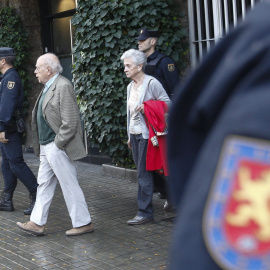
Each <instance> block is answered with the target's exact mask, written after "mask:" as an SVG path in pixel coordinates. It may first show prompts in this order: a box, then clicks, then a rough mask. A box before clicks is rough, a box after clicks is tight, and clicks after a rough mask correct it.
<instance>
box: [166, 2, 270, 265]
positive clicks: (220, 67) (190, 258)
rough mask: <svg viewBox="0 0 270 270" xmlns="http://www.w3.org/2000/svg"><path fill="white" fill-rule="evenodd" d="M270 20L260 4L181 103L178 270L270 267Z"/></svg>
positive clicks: (174, 115) (187, 87)
mask: <svg viewBox="0 0 270 270" xmlns="http://www.w3.org/2000/svg"><path fill="white" fill-rule="evenodd" d="M269 14H270V2H269V1H264V2H262V3H259V4H258V5H257V6H256V7H255V9H254V11H252V12H251V13H250V14H249V15H248V16H247V18H246V20H245V21H244V22H243V23H241V24H240V25H239V26H238V27H237V28H236V29H235V30H233V31H232V32H231V33H230V34H229V35H227V36H226V37H225V38H224V39H223V40H221V41H220V43H219V44H218V45H217V46H216V47H215V48H214V49H213V51H212V52H211V53H210V54H209V55H208V56H207V57H206V59H205V60H204V61H203V62H202V64H201V65H200V66H199V68H198V69H197V70H196V71H195V72H194V73H193V74H192V75H191V77H190V78H189V79H188V80H187V81H186V83H185V84H184V86H183V88H182V89H181V92H180V93H179V95H177V97H176V98H175V100H174V105H173V107H172V110H171V113H170V120H169V128H170V130H169V134H168V136H169V138H168V144H169V153H168V158H169V168H170V176H171V178H170V190H171V195H172V198H173V200H174V203H175V204H176V205H178V220H177V223H176V225H175V231H174V235H173V237H172V246H171V253H170V267H169V269H171V270H181V269H183V270H187V269H188V270H198V269H200V270H221V269H227V270H239V269H241V270H248V269H253V270H254V269H256V270H263V269H264V270H267V269H270V260H269V259H270V256H269V254H270V210H269V200H270V128H269V125H270V106H269V104H270V103H269V102H270V17H269Z"/></svg>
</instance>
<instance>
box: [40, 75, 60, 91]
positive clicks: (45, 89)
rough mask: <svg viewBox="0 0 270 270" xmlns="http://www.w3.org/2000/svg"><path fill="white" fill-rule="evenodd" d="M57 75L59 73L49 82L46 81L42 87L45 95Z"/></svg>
mask: <svg viewBox="0 0 270 270" xmlns="http://www.w3.org/2000/svg"><path fill="white" fill-rule="evenodd" d="M58 75H59V73H57V74H55V75H54V76H53V77H52V78H51V79H50V80H48V81H47V82H46V83H45V85H44V89H43V93H46V92H47V91H48V89H49V88H50V86H51V85H52V84H53V82H54V81H55V79H56V77H57V76H58Z"/></svg>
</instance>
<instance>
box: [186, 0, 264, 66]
mask: <svg viewBox="0 0 270 270" xmlns="http://www.w3.org/2000/svg"><path fill="white" fill-rule="evenodd" d="M261 1H263V0H188V5H189V6H188V8H189V28H190V50H191V65H192V67H195V66H196V64H197V63H198V62H199V61H200V60H201V59H202V58H203V56H204V55H205V54H206V53H207V52H208V51H209V50H210V49H211V47H212V46H213V45H215V44H216V43H217V42H218V41H219V40H220V39H221V38H222V37H224V36H225V35H226V34H227V33H228V31H229V30H230V29H231V28H232V27H235V26H236V25H237V23H238V22H239V21H241V20H244V19H245V16H246V13H247V12H248V10H250V9H252V8H253V7H254V6H255V4H256V3H258V2H261Z"/></svg>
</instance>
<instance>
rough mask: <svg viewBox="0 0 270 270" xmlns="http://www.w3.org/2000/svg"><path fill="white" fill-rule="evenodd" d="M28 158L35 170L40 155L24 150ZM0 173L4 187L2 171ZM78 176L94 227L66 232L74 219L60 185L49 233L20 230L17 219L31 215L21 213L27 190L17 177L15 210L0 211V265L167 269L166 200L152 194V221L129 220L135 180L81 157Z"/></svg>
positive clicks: (168, 232) (133, 209)
mask: <svg viewBox="0 0 270 270" xmlns="http://www.w3.org/2000/svg"><path fill="white" fill-rule="evenodd" d="M25 161H26V162H27V164H28V165H29V166H30V168H31V169H32V170H33V172H34V173H35V174H36V175H37V170H38V165H39V161H38V158H37V157H35V156H34V154H31V153H26V154H25ZM0 178H1V179H0V189H1V190H2V186H3V179H2V175H1V176H0ZM78 179H79V181H80V185H81V187H82V189H83V191H84V194H85V197H86V201H87V203H88V206H89V210H90V213H91V216H92V219H93V223H94V226H95V231H94V232H93V233H90V234H85V235H82V236H76V237H67V236H65V231H66V230H68V229H70V228H71V222H70V218H69V216H68V212H67V209H66V205H65V203H64V200H63V196H62V192H61V189H60V188H59V186H58V187H57V190H56V193H55V196H54V200H53V202H52V205H51V208H50V214H49V219H48V223H47V224H46V235H45V236H41V237H35V236H32V235H29V234H27V233H25V232H23V231H21V230H19V229H18V228H17V226H16V222H17V221H20V222H26V221H28V219H29V217H27V216H24V215H23V209H24V208H25V207H27V206H28V204H29V201H28V194H27V191H26V189H25V187H24V186H23V185H22V184H21V182H19V183H18V186H17V189H16V191H15V193H14V207H15V211H14V212H11V213H8V212H0V269H12V270H13V269H14V270H15V269H103V270H107V269H110V270H112V269H123V270H126V269H133V270H135V269H140V270H144V269H145V270H151V269H166V267H167V255H168V247H169V242H170V235H171V230H172V227H173V223H172V222H171V219H170V218H171V217H172V216H173V214H172V213H165V212H164V211H163V209H162V207H163V204H164V200H161V199H158V196H157V194H155V195H154V200H153V203H154V207H155V221H154V222H153V223H152V224H145V225H140V226H128V225H127V224H126V221H127V220H128V219H130V218H132V217H133V216H134V215H135V214H136V210H137V206H136V192H137V184H136V183H131V182H129V181H126V180H122V179H117V178H111V177H107V176H104V175H103V172H102V167H101V166H98V165H90V164H87V163H82V162H78ZM167 218H168V219H167Z"/></svg>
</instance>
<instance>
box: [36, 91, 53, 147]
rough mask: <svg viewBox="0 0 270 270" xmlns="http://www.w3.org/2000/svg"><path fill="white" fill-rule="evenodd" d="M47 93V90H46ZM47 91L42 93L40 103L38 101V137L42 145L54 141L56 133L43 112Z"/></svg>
mask: <svg viewBox="0 0 270 270" xmlns="http://www.w3.org/2000/svg"><path fill="white" fill-rule="evenodd" d="M46 93H47V92H46ZM46 93H42V95H41V97H40V100H39V103H38V110H37V125H38V138H39V143H40V144H41V145H45V144H48V143H50V142H52V141H54V138H55V136H56V134H55V133H54V131H53V130H52V129H51V128H50V126H49V125H48V124H47V122H46V121H45V119H44V117H43V114H42V103H43V100H44V97H45V96H46Z"/></svg>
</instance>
